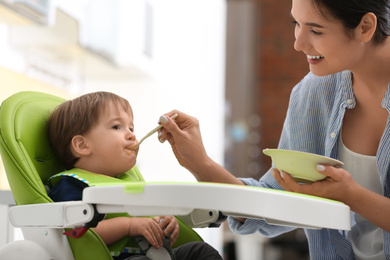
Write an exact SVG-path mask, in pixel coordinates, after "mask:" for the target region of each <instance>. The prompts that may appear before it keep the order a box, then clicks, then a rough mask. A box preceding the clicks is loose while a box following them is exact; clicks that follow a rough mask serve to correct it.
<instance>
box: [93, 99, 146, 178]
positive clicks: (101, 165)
mask: <svg viewBox="0 0 390 260" xmlns="http://www.w3.org/2000/svg"><path fill="white" fill-rule="evenodd" d="M85 138H86V142H87V143H88V145H89V146H90V148H91V155H90V157H89V160H90V165H91V168H94V169H89V170H90V171H92V172H95V173H100V174H104V175H108V176H117V175H119V174H122V173H124V172H125V171H128V170H130V169H131V168H132V167H133V166H134V165H135V163H136V159H137V153H138V150H132V149H131V148H130V147H132V146H133V145H134V144H135V143H137V142H138V141H137V139H136V137H135V134H134V124H133V112H132V111H131V110H129V111H125V110H124V109H123V108H122V107H121V106H115V105H114V104H110V105H109V107H107V108H106V109H104V111H103V113H102V114H101V115H100V117H99V121H98V123H97V124H96V125H95V126H94V127H93V128H92V129H91V131H89V132H88V134H86V135H85ZM86 170H88V169H86Z"/></svg>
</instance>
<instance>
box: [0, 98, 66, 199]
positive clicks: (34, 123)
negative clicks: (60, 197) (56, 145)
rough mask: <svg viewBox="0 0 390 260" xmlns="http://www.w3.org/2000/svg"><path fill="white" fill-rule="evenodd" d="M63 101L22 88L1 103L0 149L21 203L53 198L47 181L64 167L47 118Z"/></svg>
mask: <svg viewBox="0 0 390 260" xmlns="http://www.w3.org/2000/svg"><path fill="white" fill-rule="evenodd" d="M63 101H64V100H63V99H61V98H59V97H56V96H52V95H49V94H45V93H39V92H19V93H17V94H15V95H13V96H11V97H9V98H7V99H6V100H5V101H4V102H3V103H2V105H1V109H0V147H1V148H0V149H1V150H0V151H1V155H2V159H3V163H4V167H5V169H6V173H7V178H8V182H9V184H10V187H11V190H12V194H13V196H14V199H15V202H16V204H18V205H24V204H35V203H47V202H52V200H51V199H50V198H49V197H48V196H47V193H46V189H45V187H44V183H46V182H47V180H48V178H49V177H50V176H51V175H53V174H55V173H57V172H61V171H63V170H64V168H63V167H62V166H61V164H60V163H59V162H58V160H57V159H56V158H55V157H54V155H53V152H52V150H51V148H50V145H49V140H48V137H47V132H46V120H47V119H48V117H49V113H50V111H52V110H53V109H54V108H55V107H56V106H58V105H59V104H60V103H62V102H63Z"/></svg>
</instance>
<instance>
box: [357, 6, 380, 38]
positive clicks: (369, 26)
mask: <svg viewBox="0 0 390 260" xmlns="http://www.w3.org/2000/svg"><path fill="white" fill-rule="evenodd" d="M376 26H377V19H376V15H375V14H373V13H366V14H365V15H364V16H363V17H362V20H361V21H360V24H359V25H358V27H357V28H358V30H359V31H358V32H359V33H360V41H361V42H368V41H370V40H371V39H372V37H373V35H374V33H375V30H376Z"/></svg>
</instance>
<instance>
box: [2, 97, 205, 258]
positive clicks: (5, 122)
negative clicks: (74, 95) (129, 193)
mask: <svg viewBox="0 0 390 260" xmlns="http://www.w3.org/2000/svg"><path fill="white" fill-rule="evenodd" d="M63 101H64V100H63V99H61V98H59V97H56V96H52V95H49V94H45V93H39V92H20V93H17V94H15V95H13V96H11V97H9V98H8V99H7V100H5V101H4V102H3V104H2V106H1V110H0V151H1V156H2V159H3V163H4V167H5V170H6V174H7V178H8V181H9V185H10V187H11V191H12V194H13V196H14V199H15V202H16V204H17V205H19V206H16V207H13V208H11V210H10V216H9V217H10V221H11V222H12V223H13V224H14V225H16V226H20V227H21V229H22V232H23V236H24V239H25V241H17V242H15V243H11V244H12V245H11V244H10V245H7V246H5V248H3V249H2V251H0V259H11V258H8V257H10V256H8V255H7V258H2V255H5V253H4V252H7V250H8V251H9V250H11V251H12V255H13V257H15V256H16V257H15V259H23V257H19V258H18V257H17V256H18V254H24V256H25V252H24V253H23V252H22V251H23V250H24V249H23V248H26V251H27V252H28V253H27V255H28V256H29V257H28V259H35V258H33V255H34V252H35V251H39V255H40V256H42V255H44V256H45V257H46V258H38V259H66V260H70V259H80V260H88V259H102V260H105V259H107V260H108V259H112V256H111V254H110V249H109V248H108V247H107V246H106V245H105V244H104V243H103V241H102V240H101V239H100V237H99V236H98V235H97V234H96V233H95V232H94V231H93V230H91V229H90V230H88V231H87V232H86V233H85V234H84V235H83V236H82V237H80V238H73V237H67V236H64V235H63V234H62V233H63V232H64V228H74V227H78V226H82V225H84V224H85V223H87V222H90V221H91V220H92V218H93V216H94V212H96V210H95V209H94V206H93V205H92V204H85V203H83V202H61V203H53V201H52V200H51V199H50V197H48V195H47V187H46V185H45V184H46V183H47V180H48V178H49V177H50V176H52V175H54V174H55V173H58V172H62V171H64V170H65V169H64V168H63V166H62V165H61V164H60V163H59V162H58V161H57V159H56V158H55V157H54V155H53V152H52V151H51V148H50V145H49V141H48V137H47V134H46V120H47V118H48V116H49V113H50V111H52V110H53V109H54V108H55V107H56V106H58V105H59V104H60V103H62V102H63ZM129 174H130V175H131V176H132V178H133V179H134V181H136V182H144V179H143V177H142V175H141V174H140V172H139V171H138V169H137V167H136V166H135V167H134V168H133V169H131V170H130V171H129ZM31 204H33V205H31ZM20 205H26V206H20ZM27 205H28V206H27ZM179 225H180V230H181V233H180V235H179V239H178V241H179V244H183V243H186V242H189V241H194V240H197V241H201V240H202V239H201V237H200V236H199V235H198V234H197V233H196V232H195V231H194V230H192V229H191V228H190V227H188V226H187V225H186V224H185V223H183V222H181V221H180V220H179ZM180 240H181V241H180ZM16 249H21V250H16ZM22 249H23V250H22Z"/></svg>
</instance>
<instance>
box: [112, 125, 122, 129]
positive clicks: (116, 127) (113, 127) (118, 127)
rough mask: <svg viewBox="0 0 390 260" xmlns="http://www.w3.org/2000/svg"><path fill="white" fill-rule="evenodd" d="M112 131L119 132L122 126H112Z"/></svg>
mask: <svg viewBox="0 0 390 260" xmlns="http://www.w3.org/2000/svg"><path fill="white" fill-rule="evenodd" d="M112 129H115V130H119V129H121V126H120V125H114V126H112Z"/></svg>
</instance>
